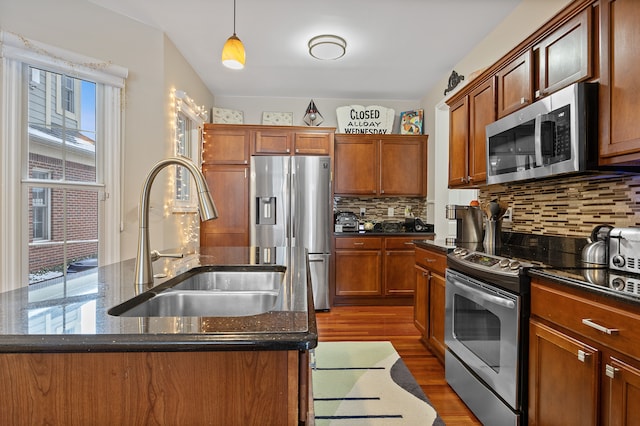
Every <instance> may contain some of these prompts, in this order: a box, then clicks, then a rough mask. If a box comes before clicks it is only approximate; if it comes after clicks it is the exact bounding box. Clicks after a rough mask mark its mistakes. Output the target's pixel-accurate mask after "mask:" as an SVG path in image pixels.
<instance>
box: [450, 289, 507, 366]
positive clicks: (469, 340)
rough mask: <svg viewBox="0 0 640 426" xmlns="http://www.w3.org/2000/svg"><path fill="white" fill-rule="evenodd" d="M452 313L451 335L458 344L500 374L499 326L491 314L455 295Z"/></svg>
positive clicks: (498, 322) (470, 301)
mask: <svg viewBox="0 0 640 426" xmlns="http://www.w3.org/2000/svg"><path fill="white" fill-rule="evenodd" d="M454 306H455V307H456V308H455V309H454V311H453V316H454V318H453V333H454V336H455V338H456V340H458V341H459V342H460V343H462V344H463V345H464V346H465V347H466V348H467V349H469V350H470V351H471V352H473V353H474V354H475V356H477V357H478V358H479V359H481V360H482V361H483V362H484V363H485V365H487V366H488V367H489V368H491V369H492V370H493V371H495V372H496V373H500V365H501V364H500V349H501V348H500V346H501V341H500V336H501V335H502V333H501V324H500V318H498V317H497V316H496V315H495V314H494V313H493V312H491V311H490V310H488V309H486V308H485V307H483V306H481V305H479V304H477V303H476V302H474V301H473V300H470V299H467V298H466V297H464V296H463V295H460V294H456V295H455V301H454ZM502 343H504V342H502Z"/></svg>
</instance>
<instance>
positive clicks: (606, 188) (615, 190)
mask: <svg viewBox="0 0 640 426" xmlns="http://www.w3.org/2000/svg"><path fill="white" fill-rule="evenodd" d="M478 198H479V200H480V202H487V201H491V200H494V199H499V200H500V201H506V202H507V203H508V204H509V206H511V207H513V221H512V222H503V224H502V229H503V230H510V231H513V232H523V233H532V234H540V235H560V236H574V237H585V236H588V235H590V233H591V230H592V229H593V227H594V226H596V225H600V224H609V225H613V226H616V227H629V226H640V174H634V175H615V174H607V175H603V174H588V175H580V176H573V177H564V178H556V179H552V180H539V181H532V182H524V183H511V184H507V185H491V186H488V187H485V188H482V189H480V191H479V194H478Z"/></svg>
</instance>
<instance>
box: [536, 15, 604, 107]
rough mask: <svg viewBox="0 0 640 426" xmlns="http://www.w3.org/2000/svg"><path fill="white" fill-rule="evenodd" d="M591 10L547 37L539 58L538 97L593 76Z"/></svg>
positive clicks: (541, 45)
mask: <svg viewBox="0 0 640 426" xmlns="http://www.w3.org/2000/svg"><path fill="white" fill-rule="evenodd" d="M592 15H593V10H592V8H587V9H584V10H583V11H582V12H580V13H579V14H577V15H576V16H574V17H573V18H571V19H570V20H569V21H568V22H566V23H565V24H563V25H562V26H561V27H560V28H558V29H557V30H555V31H553V32H552V33H551V34H549V35H548V36H547V37H545V38H544V39H543V40H542V41H541V42H540V43H539V44H538V45H537V46H536V47H534V52H536V53H537V55H538V61H537V62H538V88H537V89H538V90H537V92H538V95H537V96H536V97H538V96H546V95H548V94H550V93H553V92H555V91H557V90H560V89H562V88H563V87H566V86H568V85H570V84H572V83H575V82H578V81H582V80H585V79H587V78H589V77H591V76H592V38H593V37H592V34H593V29H592Z"/></svg>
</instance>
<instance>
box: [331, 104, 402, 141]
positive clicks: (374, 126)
mask: <svg viewBox="0 0 640 426" xmlns="http://www.w3.org/2000/svg"><path fill="white" fill-rule="evenodd" d="M395 114H396V112H395V111H394V110H393V109H392V108H385V107H382V106H378V105H371V106H368V107H364V106H362V105H348V106H342V107H338V108H336V115H337V117H338V133H347V134H356V135H357V134H381V135H385V134H391V132H392V130H393V120H394V118H395Z"/></svg>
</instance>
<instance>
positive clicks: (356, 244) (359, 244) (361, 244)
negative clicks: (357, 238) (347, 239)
mask: <svg viewBox="0 0 640 426" xmlns="http://www.w3.org/2000/svg"><path fill="white" fill-rule="evenodd" d="M353 245H354V246H363V245H364V243H353Z"/></svg>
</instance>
